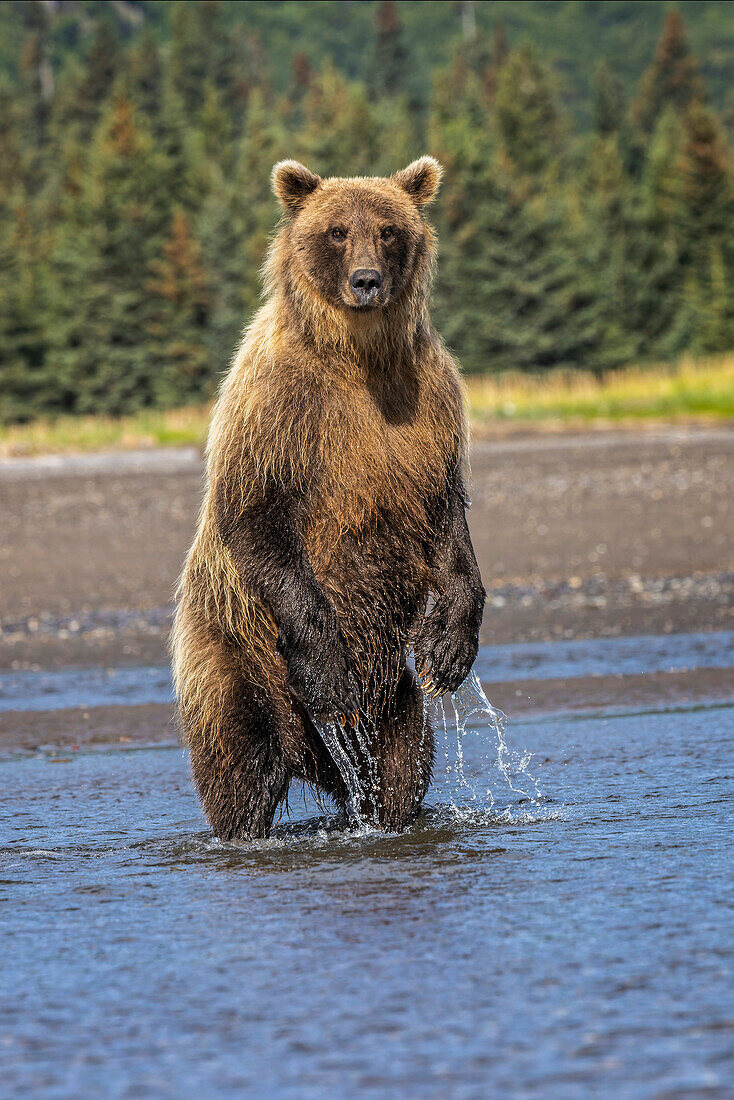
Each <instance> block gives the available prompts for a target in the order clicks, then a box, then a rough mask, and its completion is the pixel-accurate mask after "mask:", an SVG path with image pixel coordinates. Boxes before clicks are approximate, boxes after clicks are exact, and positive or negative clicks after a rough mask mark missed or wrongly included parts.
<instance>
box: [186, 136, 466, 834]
mask: <svg viewBox="0 0 734 1100" xmlns="http://www.w3.org/2000/svg"><path fill="white" fill-rule="evenodd" d="M439 179H440V168H439V166H438V165H437V163H436V162H435V161H433V160H431V159H430V158H428V157H424V158H422V159H421V160H419V161H416V162H415V163H414V164H412V165H410V166H409V167H408V168H406V169H404V170H403V171H402V172H399V173H397V174H396V175H395V176H392V177H391V178H389V179H362V178H360V179H327V180H321V179H320V178H319V177H318V176H315V175H314V174H313V173H311V172H309V171H308V169H306V168H304V167H303V165H299V164H297V163H296V162H293V161H286V162H283V163H281V164H279V165H276V167H275V169H274V172H273V185H274V189H275V192H276V194H277V195H278V197H279V198H280V200H281V203H282V204H283V207H284V209H285V211H286V214H287V215H288V220H287V221H286V222H285V223H284V225H283V226H282V228H281V229H280V231H279V232H278V234H277V236H276V237H275V239H274V241H273V244H272V247H271V249H270V253H269V257H268V260H267V264H266V274H265V282H266V291H267V301H266V304H265V305H264V306H263V308H262V309H261V310H260V312H259V313H258V314H257V316H256V317H255V319H254V320H253V322H252V324H251V326H250V327H249V329H248V330H247V332H246V334H245V337H244V339H243V342H242V345H241V346H240V349H239V351H238V352H237V355H236V357H235V360H234V364H233V366H232V368H231V370H230V372H229V374H228V376H227V378H226V380H225V382H224V385H223V387H222V391H221V394H220V397H219V400H218V402H217V405H216V407H215V410H214V414H213V418H212V423H211V430H210V434H209V442H208V448H207V475H208V477H207V492H206V496H205V500H204V504H203V507H202V512H201V516H200V520H199V527H198V531H197V534H196V538H195V540H194V544H193V546H192V548H191V551H190V553H189V556H188V559H187V561H186V565H185V567H184V571H183V575H182V578H181V582H180V586H179V592H178V611H177V615H176V622H175V627H174V633H173V641H172V650H173V664H174V674H175V682H176V691H177V696H178V701H179V710H180V716H181V720H182V725H183V729H184V732H185V736H186V739H187V742H188V744H189V746H190V748H191V757H192V766H193V774H194V780H195V782H196V785H197V788H198V790H199V793H200V795H201V798H202V801H203V804H204V808H205V811H206V813H207V816H208V818H209V820H210V822H211V824H212V827H213V829H214V831H215V833H216V834H217V835H218V836H220V837H222V838H231V837H246V836H260V835H264V834H266V833H267V832H268V830H269V828H270V826H271V823H272V820H273V815H274V812H275V809H276V807H277V805H278V803H279V802H280V801H281V800H282V799H283V798H284V797H285V795H286V792H287V788H288V783H289V781H290V779H291V778H292V777H298V778H301V779H304V780H306V781H307V782H309V783H312V784H314V785H316V786H317V787H319V788H321V789H323V790H325V791H326V792H328V793H329V794H330V795H331V796H332V797H333V798H334V799H335V801H336V802H337V803H338V804H339V805H341V806H344V805H345V803H346V799H347V792H346V789H345V787H344V783H343V782H342V779H341V776H340V775H339V772H338V771H337V768H336V767H335V765H334V762H333V761H332V760H331V758H330V756H329V754H328V753H327V752H326V750H325V747H324V745H323V743H322V741H321V739H320V737H319V736H318V734H317V732H316V729H315V727H314V724H313V722H312V720H311V716H312V715H313V716H316V717H319V718H323V717H327V716H331V717H333V716H334V715H339V714H342V715H350V714H354V713H356V711H357V709H358V708H361V710H362V711H363V713H366V714H367V715H368V716H369V718H368V721H364V720H363V722H362V723H361V728H362V730H365V729H367V730H368V731H369V736H370V737H371V738H372V751H373V753H374V755H375V756H376V759H377V787H378V790H377V791H376V792H375V799H376V803H377V816H378V820H379V824H380V825H381V826H382V827H383V828H385V829H400V828H402V827H404V826H405V825H406V824H407V823H408V822H410V821H411V820H412V819H413V818H414V817H415V814H416V813H417V812H418V809H419V807H420V803H421V800H422V798H423V796H424V794H425V791H426V789H427V786H428V783H429V781H430V774H431V766H432V760H433V737H432V733H431V731H430V729H428V728H427V726H426V723H425V719H424V708H423V705H422V695H421V691H420V688H419V686H418V685H417V683H416V681H415V679H414V677H413V675H412V674H411V673H410V671H409V670H407V669H406V665H405V660H406V654H407V650H408V648H409V647H410V646H413V647H414V649H415V652H416V657H417V662H418V667H421V666H422V665H425V666H426V667H427V668H428V669H429V675H430V676H431V677H432V680H433V683H434V684H435V686H436V688H438V689H439V690H452V689H454V688H455V687H457V686H458V684H459V683H460V682H461V681H462V680H463V679H464V678H465V676H466V675H467V673H468V672H469V669H470V668H471V665H472V663H473V661H474V658H475V656H476V650H477V638H478V631H479V625H480V622H481V615H482V607H483V603H484V591H483V589H482V586H481V579H480V577H479V571H478V569H477V565H476V561H475V558H474V554H473V551H472V547H471V542H470V540H469V534H468V530H467V526H466V520H465V516H464V508H465V494H464V487H463V464H464V457H465V446H466V444H465V422H464V412H463V394H462V389H461V385H460V381H459V377H458V374H457V371H456V367H455V365H454V363H453V361H452V360H451V358H450V356H449V355H448V353H447V351H446V349H445V348H444V346H443V345H442V343H441V341H440V339H439V337H438V336H437V335H436V333H435V332H434V330H433V329H432V327H431V324H430V320H429V316H428V311H427V295H428V292H429V289H430V282H431V267H432V261H433V252H434V237H433V232H432V230H431V228H430V227H429V226H428V224H427V223H426V221H425V220H424V217H423V214H422V209H421V208H422V207H423V205H424V204H426V203H427V202H429V201H430V200H431V199H432V197H433V195H434V194H435V191H436V190H437V188H438V184H439ZM364 270H366V271H367V272H368V274H370V278H371V279H372V283H371V287H372V289H371V290H370V292H369V294H367V293H366V292H365V291H363V290H361V289H359V288H357V289H355V272H357V273H358V274H359V272H361V271H364ZM377 283H379V287H377V289H375V288H376V286H377ZM429 595H433V597H434V600H435V604H434V606H433V609H432V610H431V612H430V614H429V615H428V616H426V614H425V613H426V602H427V599H428V597H429ZM349 729H350V727H349V726H348V727H347V730H345V733H344V736H345V738H347V737H351V738H353V739H354V737H355V735H354V733H351V732H348V731H349ZM353 747H354V749H355V751H356V750H357V745H356V741H355V742H354V745H353ZM362 767H363V779H364V782H365V785H366V786H367V787H369V777H368V775H367V774H366V770H365V769H366V763H365V762H364V760H363V763H362Z"/></svg>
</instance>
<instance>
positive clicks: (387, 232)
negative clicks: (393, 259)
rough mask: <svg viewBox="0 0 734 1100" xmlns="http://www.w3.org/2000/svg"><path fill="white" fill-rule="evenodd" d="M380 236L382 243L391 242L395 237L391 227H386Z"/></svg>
mask: <svg viewBox="0 0 734 1100" xmlns="http://www.w3.org/2000/svg"><path fill="white" fill-rule="evenodd" d="M380 236H381V237H382V239H383V241H391V240H392V239H393V237H394V236H395V230H394V229H393V227H392V226H391V225H386V226H385V228H384V229H383V231H382V233H381V234H380Z"/></svg>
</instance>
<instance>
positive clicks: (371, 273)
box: [349, 267, 382, 306]
mask: <svg viewBox="0 0 734 1100" xmlns="http://www.w3.org/2000/svg"><path fill="white" fill-rule="evenodd" d="M349 285H350V287H351V288H352V292H353V294H354V297H355V298H356V299H357V305H359V306H371V305H372V303H373V302H374V300H375V298H376V297H377V295H378V294H379V292H380V288H381V287H382V275H381V274H380V272H379V271H378V270H377V268H375V267H359V268H357V270H356V271H353V272H352V274H351V275H350V277H349Z"/></svg>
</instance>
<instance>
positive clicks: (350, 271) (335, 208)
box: [273, 157, 441, 313]
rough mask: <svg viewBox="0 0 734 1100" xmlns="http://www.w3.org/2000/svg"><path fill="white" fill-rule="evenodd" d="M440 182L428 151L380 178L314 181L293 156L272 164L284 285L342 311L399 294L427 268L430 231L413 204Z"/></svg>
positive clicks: (384, 302)
mask: <svg viewBox="0 0 734 1100" xmlns="http://www.w3.org/2000/svg"><path fill="white" fill-rule="evenodd" d="M440 180H441V167H440V165H439V164H438V162H437V161H435V160H434V159H433V158H432V157H421V158H420V160H416V161H414V162H413V163H412V164H409V165H408V167H407V168H404V169H403V170H402V171H400V172H396V173H395V175H393V176H390V177H388V178H385V179H382V178H376V177H374V178H372V177H369V178H367V177H357V178H349V179H338V178H334V179H322V178H321V177H320V176H317V175H315V174H314V173H313V172H311V171H309V169H308V168H305V167H304V165H302V164H299V163H298V161H294V160H284V161H281V162H280V163H279V164H276V165H275V167H274V169H273V190H274V191H275V194H276V195H277V197H278V199H279V200H280V202H281V204H282V206H283V208H284V210H285V212H286V214H287V215H288V216H289V219H290V221H289V225H288V229H287V240H288V249H287V253H288V264H289V269H288V275H289V281H290V282H291V284H292V285H294V286H296V287H298V288H299V289H300V290H301V292H310V293H311V294H314V293H315V294H316V295H318V297H319V298H321V299H322V300H325V301H326V302H328V303H329V304H330V305H331V306H333V307H336V308H338V309H339V310H341V311H347V312H352V311H357V312H360V313H363V312H368V311H375V310H380V309H384V308H385V307H386V306H388V305H389V304H390V303H391V302H394V301H396V300H397V299H399V298H400V297H401V295H403V294H404V293H405V292H406V290H407V289H408V288H410V287H411V286H412V285H413V283H414V282H415V278H416V275H417V274H418V273H419V272H420V274H421V277H423V273H424V271H425V269H426V267H427V263H426V260H427V257H429V254H430V251H431V244H432V234H431V230H430V227H429V226H428V225H427V223H426V222H425V221H424V219H423V216H422V214H421V209H422V207H424V206H425V205H426V204H427V203H429V202H430V201H431V199H433V197H434V195H435V194H436V192H437V190H438V186H439V183H440Z"/></svg>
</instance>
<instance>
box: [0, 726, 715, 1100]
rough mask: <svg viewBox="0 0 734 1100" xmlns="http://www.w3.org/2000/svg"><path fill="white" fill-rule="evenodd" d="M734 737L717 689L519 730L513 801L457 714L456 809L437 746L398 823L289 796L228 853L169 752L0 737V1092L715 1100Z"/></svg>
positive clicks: (483, 738)
mask: <svg viewBox="0 0 734 1100" xmlns="http://www.w3.org/2000/svg"><path fill="white" fill-rule="evenodd" d="M732 734H734V708H732V707H722V706H719V707H716V706H712V707H708V708H706V707H704V708H698V709H683V710H679V711H665V710H658V711H652V712H646V713H624V714H620V713H616V712H615V713H614V715H613V716H611V715H606V716H605V715H596V716H591V715H589V716H582V717H575V718H573V719H568V718H563V719H553V720H551V719H548V720H542V719H535V720H533V721H528V722H524V723H513V724H512V725H511V727H510V731H509V740H510V742H511V744H513V743H514V745H515V747H520V746H526V747H528V748H530V749H532V750H533V752H534V753H535V758H534V760H533V764H532V765H531V770H532V771H533V773H534V774H535V776H536V778H537V779H538V781H539V783H540V786H541V790H542V791H543V793H544V796H545V797H544V798H543V799H542V800H541V801H540V802H539V803H537V804H533V803H531V802H527V801H523V800H522V798H521V797H520V796H518V795H516V794H514V793H513V792H512V791H511V790H509V788H508V787H507V786H506V784H503V782H502V777H501V775H500V773H499V772H498V771H497V769H496V768H493V767H491V766H490V765H491V761H492V759H493V753H494V748H493V746H490V745H489V744H488V738H489V736H490V735H489V733H485V732H483V731H482V729H478V730H470V731H469V732H468V733H467V735H466V737H465V739H464V757H465V761H464V766H465V772H466V776H467V778H468V780H469V781H470V782H471V783H472V784H473V786H474V789H475V790H476V791H478V792H479V794H478V798H477V800H476V801H475V802H471V801H467V799H468V798H469V795H468V789H467V788H466V787H465V786H463V785H461V784H460V782H459V778H458V775H457V773H456V771H455V770H454V767H455V759H454V757H453V756H452V755H451V753H449V757H448V763H449V764H450V765H451V770H449V771H446V766H445V765H446V762H445V760H444V757H443V750H441V751H440V753H439V757H438V759H439V764H440V765H441V768H440V769H439V774H438V776H437V784H436V787H435V788H434V790H433V791H432V792H431V794H430V795H429V799H428V803H429V804H428V805H427V807H426V809H425V811H424V813H423V814H422V816H421V818H420V820H419V821H418V823H417V824H416V825H415V827H414V828H413V829H411V830H410V831H409V832H408V833H406V834H405V835H403V836H388V837H383V836H378V835H374V834H372V835H369V834H368V835H355V834H350V833H347V832H343V831H339V829H337V828H336V827H335V825H334V823H333V822H332V821H331V820H330V819H329V818H328V817H325V816H323V815H322V814H321V811H320V809H319V807H317V806H316V805H315V804H314V803H313V802H311V801H309V800H308V798H306V800H305V802H304V801H303V800H302V798H301V795H300V792H299V791H297V790H294V791H293V792H292V793H291V813H290V819H289V820H286V819H284V820H283V821H281V823H280V824H279V825H278V826H277V828H276V830H275V835H274V837H273V838H272V839H270V840H269V841H264V842H260V843H256V844H249V845H241V846H237V845H224V844H220V843H218V842H216V841H214V840H213V839H212V838H211V836H210V835H209V833H208V831H207V828H206V825H205V822H204V820H203V818H202V816H201V813H200V811H199V808H198V805H197V803H196V800H195V797H194V794H193V791H192V788H191V785H190V783H189V778H188V772H187V761H186V758H185V757H184V756H183V755H182V754H181V753H180V752H179V751H177V750H173V749H143V750H127V751H124V750H116V751H97V752H88V753H66V754H63V753H57V754H50V753H35V754H31V755H6V756H5V757H4V758H2V760H0V784H2V790H3V810H2V814H3V818H2V824H1V825H0V845H1V848H0V859H1V861H2V867H1V869H0V878H1V879H2V881H1V883H0V918H1V919H0V959H2V963H1V965H2V968H3V985H4V990H3V996H2V998H1V999H0V1067H1V1068H0V1076H1V1077H2V1082H3V1084H2V1091H3V1093H4V1094H6V1095H9V1096H18V1095H28V1096H38V1095H43V1096H48V1097H85V1096H105V1097H141V1096H156V1097H158V1096H160V1097H169V1096H170V1097H189V1096H191V1097H206V1096H255V1097H259V1096H263V1097H294V1098H296V1097H297V1098H299V1100H300V1098H311V1097H313V1098H316V1097H319V1098H321V1097H339V1098H342V1097H412V1096H420V1097H441V1098H443V1097H472V1098H473V1097H494V1098H498V1097H512V1098H515V1097H517V1098H524V1097H527V1098H532V1100H535V1098H537V1100H555V1098H556V1097H557V1098H558V1100H576V1098H579V1100H582V1098H583V1100H588V1098H590V1097H594V1098H596V1097H604V1098H607V1097H608V1098H610V1100H611V1098H614V1100H627V1098H630V1100H632V1098H638V1097H639V1098H648V1097H649V1098H653V1097H654V1098H658V1100H672V1098H680V1100H691V1098H698V1097H707V1098H717V1100H718V1098H720V1097H730V1096H732V1095H734V1093H733V1092H732V1089H731V1082H732V1080H734V1053H733V1047H734V992H733V986H732V981H731V969H730V964H731V947H732V944H731V940H732V935H731V931H732V916H733V912H732V908H733V903H734V889H733V888H732V883H731V874H730V873H731V839H732V838H731V809H732V798H731V796H732V782H731V777H732V757H731V750H730V744H731V739H732ZM488 787H489V788H491V790H492V792H493V794H494V797H495V804H494V806H493V807H492V808H491V809H488V808H487V807H488V805H489V801H488V798H487V797H486V794H485V792H486V790H487V788H488ZM452 802H453V803H456V805H452ZM457 807H458V808H457Z"/></svg>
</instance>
